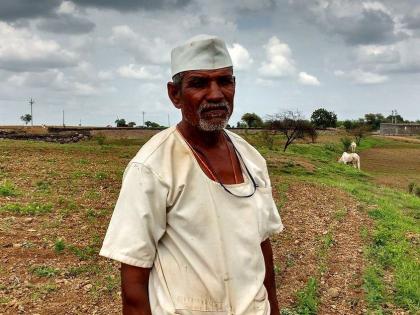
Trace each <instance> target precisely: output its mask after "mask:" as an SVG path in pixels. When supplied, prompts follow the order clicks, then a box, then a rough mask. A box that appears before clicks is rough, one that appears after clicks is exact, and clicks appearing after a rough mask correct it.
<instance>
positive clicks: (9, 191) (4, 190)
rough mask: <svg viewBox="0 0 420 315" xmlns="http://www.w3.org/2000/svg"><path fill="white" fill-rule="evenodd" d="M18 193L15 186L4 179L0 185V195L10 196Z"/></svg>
mask: <svg viewBox="0 0 420 315" xmlns="http://www.w3.org/2000/svg"><path fill="white" fill-rule="evenodd" d="M17 194H18V192H17V189H16V187H15V186H14V185H13V184H12V183H11V182H9V181H7V180H6V181H5V182H4V183H3V184H1V185H0V196H2V197H12V196H16V195H17Z"/></svg>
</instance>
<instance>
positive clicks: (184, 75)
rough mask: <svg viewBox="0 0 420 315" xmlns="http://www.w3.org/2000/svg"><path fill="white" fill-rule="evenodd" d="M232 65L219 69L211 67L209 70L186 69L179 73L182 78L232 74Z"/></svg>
mask: <svg viewBox="0 0 420 315" xmlns="http://www.w3.org/2000/svg"><path fill="white" fill-rule="evenodd" d="M232 74H233V70H232V67H227V68H221V69H211V70H188V71H184V72H182V73H181V76H182V78H184V79H185V78H191V77H218V76H226V75H232Z"/></svg>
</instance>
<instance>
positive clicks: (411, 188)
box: [408, 182, 416, 194]
mask: <svg viewBox="0 0 420 315" xmlns="http://www.w3.org/2000/svg"><path fill="white" fill-rule="evenodd" d="M415 186H416V184H414V183H413V182H411V183H410V184H408V193H409V194H413V193H414V187H415Z"/></svg>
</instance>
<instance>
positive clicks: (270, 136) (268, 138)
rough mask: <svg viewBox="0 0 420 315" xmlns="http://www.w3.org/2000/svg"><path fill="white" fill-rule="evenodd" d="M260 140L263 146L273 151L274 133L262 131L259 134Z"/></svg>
mask: <svg viewBox="0 0 420 315" xmlns="http://www.w3.org/2000/svg"><path fill="white" fill-rule="evenodd" d="M261 138H262V141H263V142H264V144H266V145H267V147H268V148H269V149H270V150H273V147H274V133H273V132H272V131H270V130H263V131H262V132H261Z"/></svg>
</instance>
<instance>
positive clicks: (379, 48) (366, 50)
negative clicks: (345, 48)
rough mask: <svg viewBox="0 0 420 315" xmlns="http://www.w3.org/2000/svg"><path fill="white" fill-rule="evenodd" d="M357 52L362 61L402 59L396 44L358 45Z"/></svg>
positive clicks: (383, 61) (385, 61) (393, 60)
mask: <svg viewBox="0 0 420 315" xmlns="http://www.w3.org/2000/svg"><path fill="white" fill-rule="evenodd" d="M355 54H356V58H357V60H358V61H359V62H362V63H396V62H399V60H400V54H399V52H398V51H397V50H396V48H395V46H394V45H388V46H387V45H366V46H358V47H357V48H356V50H355Z"/></svg>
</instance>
